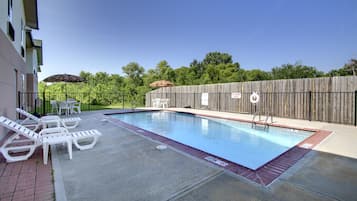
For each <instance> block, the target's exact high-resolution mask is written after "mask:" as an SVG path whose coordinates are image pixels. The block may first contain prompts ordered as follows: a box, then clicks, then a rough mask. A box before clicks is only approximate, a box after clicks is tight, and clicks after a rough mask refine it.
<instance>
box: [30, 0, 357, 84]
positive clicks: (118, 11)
mask: <svg viewBox="0 0 357 201" xmlns="http://www.w3.org/2000/svg"><path fill="white" fill-rule="evenodd" d="M38 8H39V25H40V30H39V31H35V32H34V37H35V38H39V39H42V40H43V51H44V57H43V58H44V65H43V67H42V72H41V73H40V74H39V78H40V80H42V79H43V78H45V77H47V76H49V75H52V74H55V73H72V74H78V73H79V72H80V71H81V70H85V71H89V72H92V73H95V72H98V71H105V72H108V73H118V74H122V71H121V67H122V66H124V65H126V64H128V63H129V62H131V61H136V62H138V63H139V64H140V65H142V66H143V67H145V69H149V68H154V67H155V66H156V64H157V63H158V62H159V61H161V60H164V59H165V60H167V61H168V63H169V64H170V65H171V67H173V68H177V67H181V66H188V65H189V63H190V62H191V61H192V60H193V59H198V60H202V59H203V58H204V56H205V54H206V53H208V52H210V51H220V52H227V53H229V54H231V55H232V56H233V59H234V61H235V62H239V63H240V64H241V67H242V68H244V69H253V68H260V69H262V70H270V69H271V68H272V67H275V66H280V65H281V64H285V63H295V62H300V63H303V64H305V65H311V66H315V67H317V68H318V69H319V70H322V71H325V72H326V71H328V70H330V69H332V68H339V67H341V66H342V65H343V64H345V63H346V62H348V60H349V59H351V58H357V1H355V0H350V1H348V0H291V1H290V0H270V1H264V0H251V1H248V0H246V1H239V0H215V1H213V0H60V1H51V0H50V1H49V0H38Z"/></svg>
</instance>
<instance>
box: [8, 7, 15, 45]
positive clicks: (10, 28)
mask: <svg viewBox="0 0 357 201" xmlns="http://www.w3.org/2000/svg"><path fill="white" fill-rule="evenodd" d="M7 16H8V19H9V21H8V22H7V34H8V35H9V37H10V39H11V40H12V41H15V29H14V27H13V26H12V16H13V9H12V0H8V4H7Z"/></svg>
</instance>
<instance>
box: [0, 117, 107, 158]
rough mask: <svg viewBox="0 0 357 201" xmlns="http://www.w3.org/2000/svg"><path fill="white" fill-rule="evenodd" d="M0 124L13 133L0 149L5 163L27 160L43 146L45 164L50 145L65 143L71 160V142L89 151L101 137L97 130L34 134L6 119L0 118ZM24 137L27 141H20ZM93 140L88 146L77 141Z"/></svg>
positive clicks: (53, 131)
mask: <svg viewBox="0 0 357 201" xmlns="http://www.w3.org/2000/svg"><path fill="white" fill-rule="evenodd" d="M0 124H1V125H2V126H3V127H5V128H8V129H10V130H12V131H14V132H15V134H13V135H12V136H10V137H9V138H8V139H7V140H6V141H5V142H4V144H3V145H2V146H1V147H0V151H1V153H2V154H3V156H4V157H5V159H6V161H7V162H15V161H22V160H27V159H28V158H29V157H30V156H31V155H32V154H33V152H34V151H35V149H36V147H38V146H40V145H42V146H43V160H44V164H47V159H48V158H47V156H48V148H49V145H51V144H60V143H67V149H68V154H69V158H70V159H72V142H73V143H74V145H75V146H76V147H77V148H78V149H79V150H86V149H91V148H93V147H94V145H95V144H96V143H97V141H98V138H99V137H100V136H101V135H102V134H101V133H100V132H99V131H98V130H87V131H78V132H72V133H69V132H68V130H67V129H66V128H61V127H59V128H49V129H43V130H42V131H41V132H40V133H36V132H34V131H32V130H30V129H28V128H26V127H24V126H22V125H20V124H18V123H16V122H14V121H12V120H10V119H8V118H6V117H3V116H0ZM20 136H24V137H25V138H27V139H25V140H24V139H20ZM91 138H93V140H92V142H91V143H90V144H85V145H80V144H79V141H80V140H83V139H91ZM26 151H28V152H27V153H26V154H24V155H15V156H14V155H10V153H16V152H26Z"/></svg>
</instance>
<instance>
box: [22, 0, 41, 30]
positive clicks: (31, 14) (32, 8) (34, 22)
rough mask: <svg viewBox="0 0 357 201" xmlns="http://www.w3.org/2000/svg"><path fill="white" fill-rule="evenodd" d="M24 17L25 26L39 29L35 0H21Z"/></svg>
mask: <svg viewBox="0 0 357 201" xmlns="http://www.w3.org/2000/svg"><path fill="white" fill-rule="evenodd" d="M23 2H24V10H25V17H26V26H28V27H31V28H32V29H39V26H38V11H37V0H23Z"/></svg>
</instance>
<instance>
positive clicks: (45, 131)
mask: <svg viewBox="0 0 357 201" xmlns="http://www.w3.org/2000/svg"><path fill="white" fill-rule="evenodd" d="M56 133H68V130H67V129H66V128H63V127H56V128H45V129H43V130H41V131H40V133H39V134H40V135H48V134H56Z"/></svg>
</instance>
